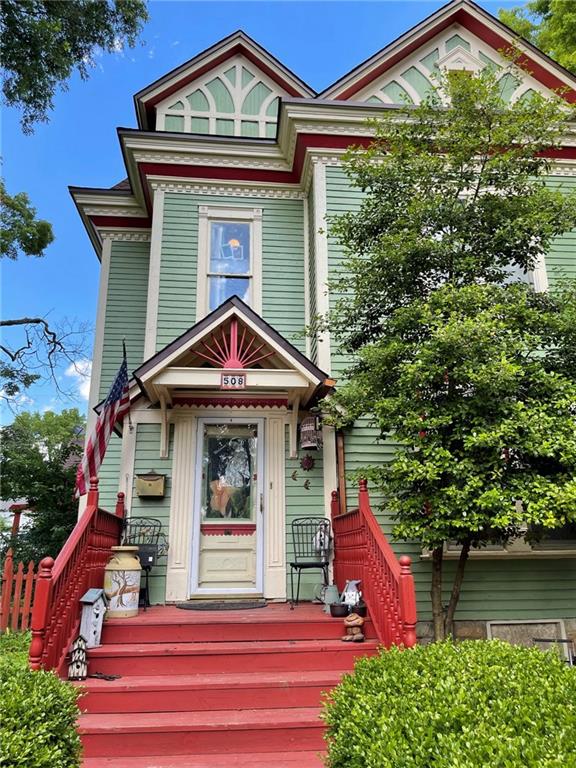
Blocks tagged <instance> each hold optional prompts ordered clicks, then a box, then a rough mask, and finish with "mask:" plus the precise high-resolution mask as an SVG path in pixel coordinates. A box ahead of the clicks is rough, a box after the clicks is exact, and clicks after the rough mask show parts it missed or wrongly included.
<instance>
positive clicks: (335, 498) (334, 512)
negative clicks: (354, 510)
mask: <svg viewBox="0 0 576 768" xmlns="http://www.w3.org/2000/svg"><path fill="white" fill-rule="evenodd" d="M339 514H340V494H339V493H338V491H332V499H331V501H330V517H331V518H332V520H334V518H335V517H337V516H338V515H339Z"/></svg>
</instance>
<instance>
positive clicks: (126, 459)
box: [118, 415, 137, 511]
mask: <svg viewBox="0 0 576 768" xmlns="http://www.w3.org/2000/svg"><path fill="white" fill-rule="evenodd" d="M136 434H137V425H135V424H133V425H132V427H130V425H129V418H128V415H126V416H125V417H124V422H123V427H122V452H121V458H120V474H119V477H118V492H120V491H122V492H123V493H124V506H125V508H126V510H128V511H129V510H130V509H131V507H132V486H133V480H134V459H135V456H136Z"/></svg>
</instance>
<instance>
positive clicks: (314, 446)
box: [300, 416, 322, 451]
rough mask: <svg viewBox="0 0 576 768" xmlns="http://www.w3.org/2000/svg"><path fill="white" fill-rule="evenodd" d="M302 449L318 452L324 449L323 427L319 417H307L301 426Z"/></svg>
mask: <svg viewBox="0 0 576 768" xmlns="http://www.w3.org/2000/svg"><path fill="white" fill-rule="evenodd" d="M300 448H302V450H306V451H310V450H312V451H317V450H319V449H320V448H322V427H321V424H320V419H319V418H318V416H306V417H305V418H303V419H302V423H301V424H300Z"/></svg>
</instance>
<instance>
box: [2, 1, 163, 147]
mask: <svg viewBox="0 0 576 768" xmlns="http://www.w3.org/2000/svg"><path fill="white" fill-rule="evenodd" d="M147 18H148V14H147V10H146V3H145V2H144V0H75V1H74V2H69V0H4V1H3V3H2V11H1V15H0V65H1V66H2V69H3V71H4V81H3V86H2V92H3V96H4V100H5V102H6V104H8V105H9V106H15V107H19V108H20V109H22V113H23V115H22V128H23V130H24V132H25V133H30V132H31V131H32V130H33V125H34V123H37V122H39V121H43V122H46V121H47V119H48V113H49V111H50V110H51V109H52V106H53V98H54V93H55V91H56V89H57V88H58V86H60V87H61V88H66V81H67V80H68V78H69V77H70V76H71V74H72V72H73V71H74V70H77V71H78V72H79V73H80V76H81V77H82V78H83V79H86V78H87V77H88V72H89V68H90V66H91V65H92V64H93V60H94V55H95V52H97V51H98V50H102V51H106V52H112V51H115V50H118V49H121V48H122V47H123V46H124V45H128V46H130V47H133V46H134V45H135V44H136V39H137V36H138V34H139V32H140V30H141V28H142V26H143V24H144V22H145V21H146V19H147Z"/></svg>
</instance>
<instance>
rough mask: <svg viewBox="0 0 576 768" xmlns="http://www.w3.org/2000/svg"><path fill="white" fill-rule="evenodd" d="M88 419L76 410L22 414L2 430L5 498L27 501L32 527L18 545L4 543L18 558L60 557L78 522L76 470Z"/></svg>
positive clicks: (0, 454)
mask: <svg viewBox="0 0 576 768" xmlns="http://www.w3.org/2000/svg"><path fill="white" fill-rule="evenodd" d="M83 436H84V418H83V417H82V416H81V415H80V413H79V412H78V410H77V409H76V408H73V409H69V410H65V411H62V413H59V414H57V413H53V412H52V411H48V412H46V413H44V414H39V413H28V412H25V413H19V414H17V415H16V417H15V419H14V422H13V423H12V424H11V425H10V426H7V427H3V428H2V430H1V431H0V437H1V445H0V473H1V475H2V488H1V493H0V496H1V498H2V499H18V498H23V499H26V500H27V502H28V504H29V506H30V509H31V510H32V511H31V523H30V525H29V526H28V528H27V529H25V530H23V531H22V532H21V534H20V535H19V536H18V537H17V539H16V541H12V542H5V543H6V544H8V543H10V545H11V546H12V547H13V549H14V550H15V556H16V557H17V558H18V559H22V560H25V561H27V560H29V559H33V560H35V561H38V560H39V559H40V558H42V557H45V556H47V555H50V556H51V557H56V555H57V554H58V552H59V551H60V549H61V547H62V545H63V544H64V542H65V541H66V539H67V538H68V535H69V534H70V532H71V530H72V529H73V527H74V525H75V523H76V515H77V503H76V501H75V499H74V484H75V475H76V466H77V463H78V460H79V458H80V455H81V453H82V445H83Z"/></svg>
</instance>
